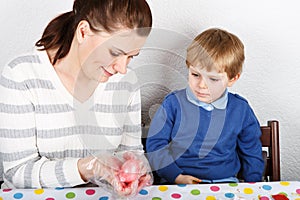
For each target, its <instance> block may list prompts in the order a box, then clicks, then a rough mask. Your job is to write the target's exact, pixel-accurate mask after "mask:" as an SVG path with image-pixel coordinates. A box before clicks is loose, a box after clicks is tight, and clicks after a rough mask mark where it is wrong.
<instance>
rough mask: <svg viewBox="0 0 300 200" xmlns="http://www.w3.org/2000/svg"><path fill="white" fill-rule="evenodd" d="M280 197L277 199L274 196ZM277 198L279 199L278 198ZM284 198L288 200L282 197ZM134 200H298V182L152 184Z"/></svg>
mask: <svg viewBox="0 0 300 200" xmlns="http://www.w3.org/2000/svg"><path fill="white" fill-rule="evenodd" d="M276 194H280V195H278V196H274V197H275V198H272V196H273V195H276ZM277 197H280V198H277ZM282 197H287V198H282ZM17 199H21V200H64V199H66V200H113V197H112V195H111V194H110V193H108V192H107V191H105V190H103V189H102V188H99V187H89V188H53V189H49V188H47V189H46V188H45V189H2V190H0V200H17ZM131 199H133V200H177V199H180V200H193V199H197V200H202V199H203V200H217V199H224V200H229V199H232V200H237V199H245V200H251V199H260V200H271V199H280V200H281V199H293V200H296V199H298V200H300V182H299V181H281V182H257V183H222V184H194V185H155V186H149V187H145V188H144V189H142V190H141V191H140V192H139V194H138V195H137V196H135V197H133V198H131Z"/></svg>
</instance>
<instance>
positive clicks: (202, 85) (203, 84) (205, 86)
mask: <svg viewBox="0 0 300 200" xmlns="http://www.w3.org/2000/svg"><path fill="white" fill-rule="evenodd" d="M199 87H200V88H202V89H207V88H208V87H207V84H206V81H205V79H204V78H202V79H201V80H200V83H199Z"/></svg>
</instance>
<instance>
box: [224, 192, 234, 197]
mask: <svg viewBox="0 0 300 200" xmlns="http://www.w3.org/2000/svg"><path fill="white" fill-rule="evenodd" d="M225 197H227V198H233V197H234V194H233V193H225Z"/></svg>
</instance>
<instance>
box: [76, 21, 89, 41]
mask: <svg viewBox="0 0 300 200" xmlns="http://www.w3.org/2000/svg"><path fill="white" fill-rule="evenodd" d="M90 33H91V28H90V24H89V23H88V21H86V20H82V21H80V22H79V23H78V26H77V29H76V38H77V41H78V43H82V42H83V41H84V38H85V37H86V36H87V35H89V34H90Z"/></svg>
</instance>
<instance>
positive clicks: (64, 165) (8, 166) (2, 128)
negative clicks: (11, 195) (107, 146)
mask: <svg viewBox="0 0 300 200" xmlns="http://www.w3.org/2000/svg"><path fill="white" fill-rule="evenodd" d="M19 62H22V63H23V62H24V65H22V64H21V67H23V68H24V69H23V70H19V68H18V64H16V63H19ZM39 62H40V61H39V59H38V57H36V56H33V55H30V56H23V57H19V58H17V59H15V60H13V61H12V62H10V63H9V64H8V66H6V67H5V68H4V69H3V73H2V76H1V79H0V93H1V95H0V102H1V103H0V152H1V160H2V162H3V172H4V177H3V178H4V179H5V182H6V183H7V184H8V186H9V187H17V188H28V187H30V188H37V187H51V186H73V185H76V184H80V183H83V181H82V180H81V178H80V175H79V173H78V171H77V160H78V159H76V158H72V159H71V158H70V159H62V160H55V159H49V158H46V157H45V156H41V154H40V152H39V151H40V150H41V149H39V145H40V144H39V142H41V141H38V140H37V134H38V131H37V128H36V126H37V123H39V122H38V121H37V120H36V119H37V116H36V115H37V110H38V108H37V106H35V105H37V102H35V101H34V98H33V95H32V91H33V90H47V89H50V90H51V85H49V84H48V82H47V81H45V80H43V79H41V78H34V77H32V78H26V77H25V76H24V74H26V69H27V70H28V68H30V67H31V66H30V65H39ZM28 63H30V64H28ZM49 124H51V122H49Z"/></svg>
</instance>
